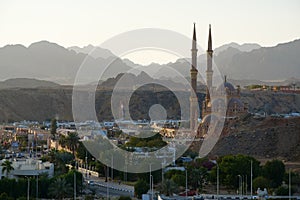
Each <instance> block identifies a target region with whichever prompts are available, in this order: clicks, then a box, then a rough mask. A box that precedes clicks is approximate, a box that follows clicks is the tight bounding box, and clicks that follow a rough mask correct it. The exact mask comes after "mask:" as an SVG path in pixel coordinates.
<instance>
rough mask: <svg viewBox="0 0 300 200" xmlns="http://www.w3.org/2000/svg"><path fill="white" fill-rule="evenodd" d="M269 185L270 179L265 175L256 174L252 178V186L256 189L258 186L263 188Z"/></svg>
mask: <svg viewBox="0 0 300 200" xmlns="http://www.w3.org/2000/svg"><path fill="white" fill-rule="evenodd" d="M269 187H270V181H269V180H268V179H266V178H265V177H262V176H258V177H256V178H255V179H254V180H253V188H254V190H255V191H256V190H257V189H258V188H260V189H264V188H269Z"/></svg>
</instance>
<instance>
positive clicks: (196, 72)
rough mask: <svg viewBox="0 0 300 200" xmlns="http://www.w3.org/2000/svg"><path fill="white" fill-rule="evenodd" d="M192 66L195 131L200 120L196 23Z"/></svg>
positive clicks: (191, 119)
mask: <svg viewBox="0 0 300 200" xmlns="http://www.w3.org/2000/svg"><path fill="white" fill-rule="evenodd" d="M191 51H192V66H191V86H192V90H191V96H190V129H191V130H192V131H193V130H195V128H196V123H197V120H198V108H197V106H198V98H197V74H198V70H197V51H198V49H197V38H196V27H195V23H194V32H193V42H192V49H191Z"/></svg>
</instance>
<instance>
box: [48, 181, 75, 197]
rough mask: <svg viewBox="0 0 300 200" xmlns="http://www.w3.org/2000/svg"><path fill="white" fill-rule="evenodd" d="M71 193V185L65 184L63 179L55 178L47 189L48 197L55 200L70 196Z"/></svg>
mask: <svg viewBox="0 0 300 200" xmlns="http://www.w3.org/2000/svg"><path fill="white" fill-rule="evenodd" d="M71 192H72V187H71V184H69V183H67V181H66V180H65V179H63V178H57V179H56V180H55V181H54V182H53V183H52V184H51V185H50V187H49V195H50V196H52V197H54V198H56V199H63V198H64V197H67V196H70V194H71Z"/></svg>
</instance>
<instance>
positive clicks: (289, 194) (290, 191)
mask: <svg viewBox="0 0 300 200" xmlns="http://www.w3.org/2000/svg"><path fill="white" fill-rule="evenodd" d="M291 193H292V192H291V168H290V169H289V200H291Z"/></svg>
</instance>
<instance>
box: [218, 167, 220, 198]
mask: <svg viewBox="0 0 300 200" xmlns="http://www.w3.org/2000/svg"><path fill="white" fill-rule="evenodd" d="M219 170H220V169H219V164H218V163H217V199H218V198H219V184H220V182H219Z"/></svg>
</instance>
